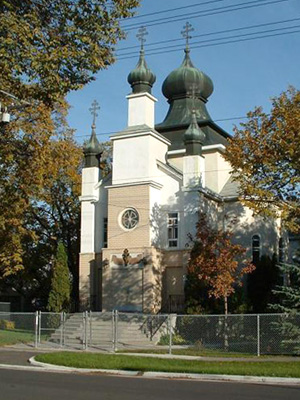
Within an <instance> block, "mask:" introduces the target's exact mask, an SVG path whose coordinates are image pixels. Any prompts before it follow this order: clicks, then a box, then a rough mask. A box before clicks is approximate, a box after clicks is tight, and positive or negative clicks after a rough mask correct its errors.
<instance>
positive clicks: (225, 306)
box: [224, 296, 229, 351]
mask: <svg viewBox="0 0 300 400" xmlns="http://www.w3.org/2000/svg"><path fill="white" fill-rule="evenodd" d="M224 311H225V319H224V350H225V351H228V347H229V343H228V319H227V318H228V297H227V296H226V297H224Z"/></svg>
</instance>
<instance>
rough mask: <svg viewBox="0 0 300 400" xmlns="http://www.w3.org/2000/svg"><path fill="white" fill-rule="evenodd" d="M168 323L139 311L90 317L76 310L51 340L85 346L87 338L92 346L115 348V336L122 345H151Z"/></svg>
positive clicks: (123, 346)
mask: <svg viewBox="0 0 300 400" xmlns="http://www.w3.org/2000/svg"><path fill="white" fill-rule="evenodd" d="M86 324H87V325H86ZM166 326H167V322H166V320H165V319H162V320H161V323H160V324H158V323H157V318H156V319H153V318H152V317H151V316H148V317H145V316H142V315H137V314H118V316H117V317H115V318H113V317H112V313H90V314H88V317H87V318H86V319H85V318H84V316H83V314H72V315H69V316H67V318H66V320H65V322H64V324H63V326H60V327H59V328H58V329H57V330H56V331H55V332H54V333H53V334H52V335H51V337H50V339H49V341H50V342H52V343H56V344H60V343H61V342H62V344H63V346H65V347H72V348H82V347H83V345H84V343H85V341H86V342H87V345H88V347H95V348H96V347H100V348H103V349H112V348H113V343H114V340H115V341H116V347H117V348H118V349H125V348H133V347H134V348H141V347H149V346H154V345H155V344H156V343H157V342H158V341H159V339H160V336H161V334H162V332H163V331H166ZM85 337H86V339H85Z"/></svg>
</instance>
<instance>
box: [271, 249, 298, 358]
mask: <svg viewBox="0 0 300 400" xmlns="http://www.w3.org/2000/svg"><path fill="white" fill-rule="evenodd" d="M294 261H295V262H294V263H293V264H291V263H279V264H278V267H279V270H280V271H281V273H282V277H283V284H282V285H281V286H277V287H276V288H275V289H274V290H273V293H274V295H275V297H276V300H275V301H277V303H276V302H274V303H272V304H269V308H270V310H272V311H276V312H280V313H281V315H280V317H279V319H278V322H275V323H273V326H272V327H273V330H274V332H275V337H281V338H282V340H281V343H280V346H281V349H282V350H283V351H285V352H287V353H289V354H291V353H295V354H298V355H299V354H300V325H299V322H300V258H299V256H296V257H295V260H294Z"/></svg>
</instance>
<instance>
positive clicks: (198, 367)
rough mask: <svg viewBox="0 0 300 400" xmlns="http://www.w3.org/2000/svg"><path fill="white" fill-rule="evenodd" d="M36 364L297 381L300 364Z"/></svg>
mask: <svg viewBox="0 0 300 400" xmlns="http://www.w3.org/2000/svg"><path fill="white" fill-rule="evenodd" d="M36 360H37V361H41V362H45V363H49V364H56V365H63V366H67V367H75V368H99V369H119V370H127V371H161V372H185V373H198V374H227V375H254V376H277V377H293V378H300V363H299V362H297V361H294V362H277V361H276V362H271V361H265V362H255V361H247V362H241V361H222V362H214V361H189V360H178V359H177V360H174V359H173V360H171V359H162V358H150V357H135V356H126V355H118V354H94V353H93V354H92V353H72V352H58V353H46V354H39V355H37V356H36Z"/></svg>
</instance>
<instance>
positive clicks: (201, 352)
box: [118, 347, 257, 358]
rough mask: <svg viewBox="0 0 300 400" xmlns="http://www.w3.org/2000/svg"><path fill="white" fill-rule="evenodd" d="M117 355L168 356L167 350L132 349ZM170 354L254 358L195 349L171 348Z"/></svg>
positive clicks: (225, 352)
mask: <svg viewBox="0 0 300 400" xmlns="http://www.w3.org/2000/svg"><path fill="white" fill-rule="evenodd" d="M118 352H119V353H141V354H168V353H169V350H168V349H166V348H164V349H157V348H156V349H134V350H133V349H132V350H119V351H118ZM172 354H174V355H179V356H195V357H222V358H229V357H234V358H255V357H257V356H256V355H255V354H249V353H235V352H229V351H222V350H213V349H212V350H210V349H195V348H182V349H176V348H174V347H173V348H172Z"/></svg>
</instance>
